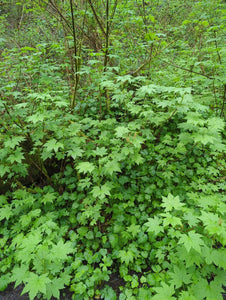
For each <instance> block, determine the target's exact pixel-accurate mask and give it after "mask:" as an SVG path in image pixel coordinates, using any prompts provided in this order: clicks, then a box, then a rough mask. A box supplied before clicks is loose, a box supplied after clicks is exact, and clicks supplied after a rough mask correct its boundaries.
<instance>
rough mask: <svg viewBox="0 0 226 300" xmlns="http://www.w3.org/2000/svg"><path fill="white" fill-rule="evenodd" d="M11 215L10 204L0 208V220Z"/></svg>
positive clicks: (7, 218)
mask: <svg viewBox="0 0 226 300" xmlns="http://www.w3.org/2000/svg"><path fill="white" fill-rule="evenodd" d="M12 215H13V210H12V208H11V207H10V206H5V207H3V208H0V221H1V220H4V219H6V220H9V218H10V217H11V216H12Z"/></svg>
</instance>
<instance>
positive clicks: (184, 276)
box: [169, 265, 192, 288]
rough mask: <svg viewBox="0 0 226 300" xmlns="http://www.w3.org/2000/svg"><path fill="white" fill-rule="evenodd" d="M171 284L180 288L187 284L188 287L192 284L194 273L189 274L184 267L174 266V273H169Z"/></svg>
mask: <svg viewBox="0 0 226 300" xmlns="http://www.w3.org/2000/svg"><path fill="white" fill-rule="evenodd" d="M169 275H170V277H171V278H172V279H171V283H172V284H174V285H175V287H176V288H179V287H181V286H182V285H183V283H185V284H186V285H187V284H189V283H190V282H191V276H192V272H190V273H189V272H188V270H187V269H186V268H185V266H184V265H180V266H178V267H177V266H174V272H169Z"/></svg>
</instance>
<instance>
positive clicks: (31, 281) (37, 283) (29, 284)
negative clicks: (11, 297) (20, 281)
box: [22, 272, 51, 300]
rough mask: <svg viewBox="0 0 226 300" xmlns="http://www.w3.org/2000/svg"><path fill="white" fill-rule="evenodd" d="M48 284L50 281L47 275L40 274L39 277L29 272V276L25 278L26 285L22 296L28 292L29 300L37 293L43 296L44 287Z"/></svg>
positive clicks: (44, 292)
mask: <svg viewBox="0 0 226 300" xmlns="http://www.w3.org/2000/svg"><path fill="white" fill-rule="evenodd" d="M50 282H51V280H50V279H49V278H48V275H47V274H42V275H40V276H39V275H37V274H35V273H31V272H30V273H29V276H28V277H27V278H26V284H25V288H24V289H23V292H22V295H23V294H25V293H27V292H28V293H29V297H30V299H31V300H33V299H34V298H35V296H36V295H37V294H38V293H39V292H40V293H43V294H44V295H45V294H46V285H47V284H48V283H50Z"/></svg>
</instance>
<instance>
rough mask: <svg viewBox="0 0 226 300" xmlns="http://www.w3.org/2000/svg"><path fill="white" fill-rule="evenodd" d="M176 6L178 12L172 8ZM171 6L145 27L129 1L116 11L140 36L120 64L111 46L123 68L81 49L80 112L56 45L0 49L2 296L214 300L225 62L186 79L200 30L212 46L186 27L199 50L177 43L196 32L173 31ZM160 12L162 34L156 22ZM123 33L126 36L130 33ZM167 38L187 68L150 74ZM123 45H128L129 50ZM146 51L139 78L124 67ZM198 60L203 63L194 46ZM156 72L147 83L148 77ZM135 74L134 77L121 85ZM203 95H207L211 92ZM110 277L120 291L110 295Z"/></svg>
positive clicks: (219, 280) (224, 238) (221, 273)
mask: <svg viewBox="0 0 226 300" xmlns="http://www.w3.org/2000/svg"><path fill="white" fill-rule="evenodd" d="M204 2H205V1H204ZM216 2H217V3H215V5H220V4H219V3H218V2H219V1H216ZM173 4H175V7H180V1H179V2H178V1H173ZM173 4H172V7H171V8H170V11H169V12H168V10H167V3H166V4H165V5H166V6H164V5H163V3H162V6H161V7H159V1H158V5H157V4H156V6H155V10H154V8H153V11H152V13H151V12H150V11H149V13H150V15H142V13H143V12H142V13H141V11H140V10H139V5H138V6H137V7H136V9H137V11H136V10H135V11H133V10H131V9H132V8H131V3H130V2H129V1H128V3H127V4H126V5H127V6H128V7H127V6H125V7H127V8H126V9H127V10H126V11H125V13H126V14H127V15H130V16H132V17H133V21H134V22H135V21H136V22H135V24H136V32H138V33H142V35H140V37H139V40H138V41H139V47H138V48H137V50H136V51H137V52H136V51H135V52H134V56H132V57H129V58H128V53H124V52H123V51H124V49H122V48H121V46H120V45H119V46H118V47H116V48H115V53H114V55H112V59H115V61H116V62H117V61H120V66H119V67H115V66H113V67H112V66H111V67H107V65H103V64H102V63H103V62H102V60H103V56H104V55H103V53H95V51H94V50H87V49H85V50H84V49H82V50H81V51H84V52H85V51H87V53H88V52H89V51H90V53H89V54H87V55H88V56H87V57H86V59H87V60H86V61H85V63H84V64H83V65H81V67H80V68H79V70H78V73H77V75H79V76H80V77H79V78H80V80H79V85H78V86H76V88H77V90H76V97H75V98H74V99H75V100H76V101H77V103H75V105H71V98H73V97H74V95H75V94H74V95H73V94H72V92H71V87H72V86H73V85H72V84H71V82H72V81H73V78H71V77H73V76H72V73H70V72H71V70H72V69H73V68H72V66H71V65H70V59H69V58H67V57H66V58H65V56H66V54H67V53H68V52H67V50H68V49H66V48H65V47H64V46H63V45H62V44H61V43H60V42H59V43H58V42H57V43H56V42H54V43H46V42H45V43H40V44H38V45H37V44H36V45H35V46H34V45H32V47H30V46H27V45H26V46H24V47H20V48H11V49H5V50H2V53H1V62H0V71H1V79H0V83H1V86H0V94H1V99H0V115H1V121H0V136H1V139H0V145H1V148H0V189H1V195H0V222H1V227H0V249H1V251H0V276H1V277H0V279H1V280H0V290H1V291H3V290H4V289H5V288H6V287H7V286H8V285H9V284H10V283H12V282H13V283H14V282H15V285H16V286H17V285H19V284H23V285H24V290H23V293H25V292H28V293H29V297H30V299H34V298H35V297H36V296H38V297H40V298H41V297H43V298H44V299H51V297H52V296H53V297H55V298H57V299H59V297H60V291H61V290H63V289H64V288H65V287H68V288H69V289H70V291H71V292H72V293H73V296H72V297H73V299H98V298H102V299H117V298H118V299H120V300H123V299H130V300H133V299H157V300H160V299H164V300H166V299H180V300H185V299H221V298H222V296H221V292H222V291H223V290H222V285H226V282H225V269H226V266H225V260H224V256H225V244H226V235H225V232H226V230H225V229H226V228H225V214H226V207H225V194H224V193H225V185H224V181H225V154H224V153H225V142H224V137H225V134H224V125H225V124H224V120H223V116H224V113H223V106H222V104H221V100H222V95H221V91H222V89H223V87H224V85H223V84H222V83H223V75H222V72H223V69H224V67H223V63H222V64H220V66H218V67H219V68H217V59H218V60H219V56H218V55H220V56H221V54H222V52H221V50H219V49H218V47H215V48H212V49H214V50H213V53H214V54H213V55H212V56H211V55H210V54H209V55H207V56H206V59H207V60H209V59H211V64H212V66H207V65H205V66H204V67H205V68H206V70H205V72H207V73H205V74H201V75H200V73H199V74H197V72H198V71H197V69H196V68H195V69H192V71H193V73H192V72H191V74H192V75H194V74H195V75H194V77H192V75H191V76H190V77H189V79H186V80H184V81H183V80H182V79H181V78H184V77H183V76H184V71H185V70H184V69H185V66H184V65H183V64H184V63H185V62H186V60H187V57H189V55H190V54H191V53H192V51H193V48H192V47H195V49H196V46H197V40H198V39H199V38H200V39H201V33H200V32H202V34H204V35H205V38H207V37H208V34H207V32H208V30H207V28H208V29H209V31H210V32H211V34H212V30H213V28H212V26H213V25H210V23H208V24H209V25H207V23H205V21H203V20H202V21H200V22H199V23H197V22H196V21H195V22H194V23H195V24H196V23H197V24H196V26H197V29H196V31H197V35H196V36H195V38H197V40H195V38H193V37H192V36H189V38H190V40H189V43H190V45H189V46H188V44H186V45H185V44H184V42H183V41H182V39H181V36H180V34H183V37H186V34H188V31H187V30H188V29H189V28H190V27H189V26H191V27H192V26H193V25H192V23H191V22H184V23H183V24H180V22H182V20H184V18H183V15H180V17H178V18H177V19H172V16H171V15H170V13H171V12H172V11H173V9H174V6H173ZM18 5H19V4H18ZM65 5H66V4H65ZM120 5H122V4H120ZM197 5H198V4H197ZM200 5H201V4H200ZM203 5H204V4H203ZM125 7H124V8H125ZM201 8H202V9H203V6H202V5H201ZM201 8H200V10H201ZM189 9H191V11H190V13H191V15H192V14H194V13H195V12H194V10H193V9H192V8H189ZM158 10H161V11H162V12H163V15H164V20H163V21H162V23H157V21H156V20H158V18H159V16H158V15H156V14H157V12H158ZM41 11H42V10H41ZM135 12H139V13H140V15H141V16H140V15H139V17H138V18H136V13H135ZM121 13H122V11H120V12H119V13H118V15H117V14H116V19H117V18H119V19H120V16H121ZM211 13H212V12H209V15H211ZM218 13H219V11H218ZM82 15H83V13H81V16H82ZM89 16H90V15H89ZM142 16H143V17H142ZM193 16H194V15H193ZM65 18H66V17H65ZM145 18H146V22H150V23H153V26H155V31H156V32H158V33H159V32H161V31H162V27H161V26H163V24H164V22H166V23H167V22H168V23H167V24H168V25H170V26H171V27H170V26H169V27H170V28H172V23H173V25H174V26H178V28H177V31H175V35H173V36H171V34H172V32H171V30H170V28H169V30H168V31H167V32H166V35H155V34H154V33H153V34H151V33H150V34H149V35H148V34H147V32H146V29H145V28H146V27H145V26H143V25H142V26H143V27H142V26H141V24H142V20H143V21H145ZM212 18H213V19H212V22H215V19H214V17H213V16H212ZM187 21H188V20H187ZM203 22H204V23H203ZM120 24H121V25H122V26H125V28H128V24H127V22H124V21H121V23H120ZM120 24H116V25H115V27H114V30H115V32H114V34H116V33H120V30H121V29H120V26H121V25H120ZM89 25H90V24H89ZM92 25H93V24H92ZM119 25H120V26H119ZM160 25H161V26H160ZM218 25H219V24H218ZM87 26H88V25H87ZM146 26H147V24H146ZM150 26H151V25H150ZM219 26H220V25H219ZM89 28H90V27H89ZM123 28H124V27H123ZM192 28H193V27H192ZM149 29H150V28H149ZM180 29H183V30H184V31H180ZM132 34H135V32H133V30H132V31H131V32H130V33H129V36H130V35H132ZM176 35H179V38H180V41H179V40H178V43H176V46H175V47H179V50H178V51H181V52H182V53H183V55H184V56H183V55H181V56H180V57H178V59H177V63H178V64H180V66H181V69H180V70H179V71H178V73H176V74H175V73H174V71H173V69H172V68H169V69H167V68H166V67H165V69H164V71H162V70H161V68H159V67H160V66H162V62H161V59H162V60H163V61H164V62H163V63H165V56H164V55H165V54H166V53H165V54H162V57H161V56H160V54H159V53H161V52H164V49H165V48H167V49H168V52H167V53H168V54H167V55H170V56H171V57H172V58H174V52H173V51H174V50H175V48H169V47H170V45H171V40H170V39H171V38H173V39H174V38H176V37H175V36H176ZM137 38H138V37H137ZM141 38H144V39H146V42H149V44H148V43H147V44H145V43H143V44H142V42H141V41H140V39H141ZM123 39H126V38H125V36H123ZM151 40H153V41H152V43H151V42H150V41H151ZM217 41H220V40H219V39H217ZM115 43H116V44H117V39H116V36H115ZM209 43H210V44H211V43H212V42H211V41H210V42H209ZM132 44H133V43H132V42H131V40H130V39H128V37H127V40H126V43H125V44H124V47H125V45H129V47H132ZM151 44H153V47H152V46H151V49H152V51H153V52H151V54H150V57H149V58H150V60H149V59H148V60H147V61H145V62H144V64H143V65H141V66H140V67H139V66H138V69H136V68H137V66H136V63H138V61H136V62H135V63H134V64H133V63H131V64H130V61H133V60H134V61H135V57H136V55H137V54H138V53H139V52H140V51H141V52H142V53H141V56H140V57H139V64H140V63H141V61H143V60H145V57H146V54H147V48H148V46H147V45H149V46H150V45H151ZM199 45H201V44H200V43H199ZM211 45H212V44H211ZM215 46H216V45H215ZM128 49H130V48H128ZM142 49H143V50H142ZM144 49H145V50H144ZM199 50H200V51H203V52H205V51H207V49H206V48H203V45H202V46H200V49H199ZM112 51H113V50H112ZM158 51H159V52H158ZM105 53H106V52H105ZM83 54H84V53H83ZM120 55H122V57H120ZM84 57H85V55H84ZM216 57H218V58H217V59H216ZM76 59H77V58H76ZM193 59H195V58H194V57H193ZM151 60H153V65H152V66H150V70H152V71H153V76H152V77H153V78H150V74H148V72H149V71H150V70H148V72H146V71H145V68H147V65H148V63H149V62H150V61H151ZM204 60H205V59H203V60H202V63H203V62H204ZM56 61H57V64H56ZM168 62H169V60H168ZM190 62H191V63H192V62H193V61H192V60H191V61H190ZM131 66H132V67H135V69H136V70H135V71H134V72H130V73H131V74H129V73H128V72H127V71H128V69H130V67H131ZM143 67H144V68H143ZM196 67H197V65H196ZM158 68H159V70H157V69H158ZM216 70H217V71H216ZM69 71H70V72H69ZM215 71H216V73H214V72H215ZM211 76H213V77H214V76H215V77H214V78H212V77H211ZM204 77H205V79H204ZM178 78H180V79H178ZM200 78H202V79H200ZM175 83H176V84H175ZM209 83H211V84H213V85H214V88H213V91H211V89H210V88H209V87H208V88H206V86H208V85H209ZM199 85H200V86H199ZM175 86H176V87H175ZM190 86H192V88H191V87H190ZM205 88H206V89H205ZM199 92H200V93H203V94H199ZM211 95H212V96H213V95H214V99H215V100H216V101H215V102H214V101H212V99H213V97H212V96H211ZM113 277H117V278H121V280H122V281H121V283H120V286H119V287H118V289H117V290H116V289H114V288H112V282H111V280H112V278H113Z"/></svg>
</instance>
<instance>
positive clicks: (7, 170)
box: [0, 165, 10, 177]
mask: <svg viewBox="0 0 226 300" xmlns="http://www.w3.org/2000/svg"><path fill="white" fill-rule="evenodd" d="M6 173H10V168H9V167H8V166H3V165H1V166H0V177H3V176H4V175H5V174H6Z"/></svg>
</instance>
